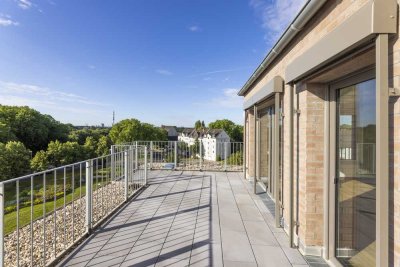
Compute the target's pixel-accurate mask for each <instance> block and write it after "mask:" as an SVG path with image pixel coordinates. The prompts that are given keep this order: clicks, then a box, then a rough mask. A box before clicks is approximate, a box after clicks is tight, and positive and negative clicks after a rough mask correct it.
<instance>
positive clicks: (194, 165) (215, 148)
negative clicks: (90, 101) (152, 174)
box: [112, 139, 243, 172]
mask: <svg viewBox="0 0 400 267" xmlns="http://www.w3.org/2000/svg"><path fill="white" fill-rule="evenodd" d="M136 146H146V147H147V148H148V151H149V154H148V156H149V159H148V162H149V167H150V169H153V170H154V169H174V170H204V171H237V172H243V143H242V142H215V140H213V139H202V140H199V141H197V142H192V143H186V142H183V141H136V142H131V143H125V144H121V145H113V146H112V150H113V151H115V152H118V151H123V150H126V149H132V148H134V147H136Z"/></svg>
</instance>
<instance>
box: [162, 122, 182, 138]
mask: <svg viewBox="0 0 400 267" xmlns="http://www.w3.org/2000/svg"><path fill="white" fill-rule="evenodd" d="M161 129H164V130H165V131H167V135H168V141H178V131H177V130H176V127H175V126H166V125H161Z"/></svg>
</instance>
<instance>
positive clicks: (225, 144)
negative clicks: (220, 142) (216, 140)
mask: <svg viewBox="0 0 400 267" xmlns="http://www.w3.org/2000/svg"><path fill="white" fill-rule="evenodd" d="M227 156H228V142H225V143H224V171H226V163H227V160H228V159H227Z"/></svg>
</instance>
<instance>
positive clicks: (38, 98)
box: [0, 81, 109, 107]
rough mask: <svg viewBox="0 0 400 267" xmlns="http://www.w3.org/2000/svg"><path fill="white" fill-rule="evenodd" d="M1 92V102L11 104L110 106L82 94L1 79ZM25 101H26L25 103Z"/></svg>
mask: <svg viewBox="0 0 400 267" xmlns="http://www.w3.org/2000/svg"><path fill="white" fill-rule="evenodd" d="M0 93H1V95H2V97H3V98H2V101H0V103H3V102H6V103H7V104H9V105H13V104H14V105H28V104H29V103H34V104H35V105H36V106H37V105H39V103H41V104H42V105H45V106H50V105H51V104H54V106H65V105H68V106H70V107H73V105H77V106H82V104H84V105H90V106H97V107H107V106H109V104H105V103H101V102H97V101H93V100H91V99H88V98H86V97H83V96H80V95H76V94H72V93H68V92H62V91H57V90H51V89H49V88H46V87H40V86H36V85H30V84H19V83H13V82H4V81H0ZM5 99H7V101H6V100H5ZM28 100H29V101H28ZM24 101H25V102H26V103H25V104H24Z"/></svg>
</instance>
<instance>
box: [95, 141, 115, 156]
mask: <svg viewBox="0 0 400 267" xmlns="http://www.w3.org/2000/svg"><path fill="white" fill-rule="evenodd" d="M111 145H112V142H111V139H110V137H108V136H102V137H100V139H99V141H98V142H97V149H96V154H97V156H98V157H101V156H105V155H108V154H110V148H111Z"/></svg>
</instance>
